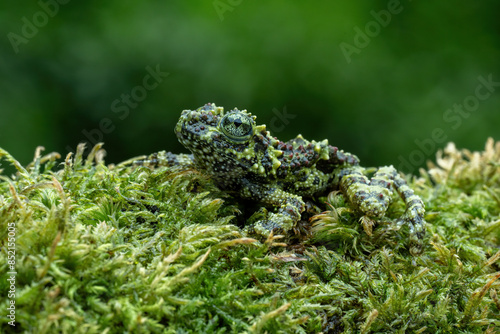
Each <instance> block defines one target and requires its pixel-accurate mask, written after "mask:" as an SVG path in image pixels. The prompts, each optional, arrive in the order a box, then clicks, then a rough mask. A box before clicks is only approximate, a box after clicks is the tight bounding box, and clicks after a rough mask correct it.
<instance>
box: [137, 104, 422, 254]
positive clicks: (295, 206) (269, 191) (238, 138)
mask: <svg viewBox="0 0 500 334" xmlns="http://www.w3.org/2000/svg"><path fill="white" fill-rule="evenodd" d="M255 119H256V117H255V116H253V115H252V114H250V113H249V112H247V111H246V110H238V109H233V110H231V111H229V112H224V109H223V108H222V107H217V106H216V105H215V104H212V103H208V104H206V105H205V106H203V107H200V108H198V109H196V110H184V111H183V112H182V114H181V116H180V118H179V121H178V123H177V125H176V127H175V134H176V135H177V137H178V139H179V141H180V143H181V144H182V145H184V146H185V147H186V148H187V149H188V150H189V151H191V153H192V154H189V155H188V154H172V153H170V152H167V153H166V152H159V153H157V154H155V155H153V156H152V158H151V159H150V160H149V162H150V163H154V164H156V165H169V166H172V165H185V166H192V165H194V167H195V168H196V169H198V170H200V171H201V172H203V173H205V174H207V175H209V176H211V178H212V179H213V180H214V181H215V183H216V184H217V186H218V187H219V188H220V189H221V190H224V191H227V192H228V193H231V194H232V195H235V196H238V197H241V198H245V199H250V200H252V201H255V202H258V203H259V204H261V205H262V206H264V207H266V208H273V209H275V212H269V213H267V217H264V218H262V219H261V220H259V221H258V222H256V223H255V224H254V225H253V226H252V228H253V230H254V231H255V232H256V233H258V234H260V235H263V236H267V235H269V233H270V232H271V231H274V232H279V231H281V232H286V231H288V230H290V229H291V228H293V227H294V225H295V224H296V223H297V221H299V220H300V218H301V213H302V212H303V211H304V207H305V204H304V200H303V197H312V196H314V195H317V194H321V193H324V192H325V191H326V190H328V189H340V190H341V191H342V193H343V194H344V195H345V196H346V197H347V199H348V200H349V202H350V203H351V204H352V205H353V206H354V207H355V208H356V209H358V210H359V211H360V212H361V213H362V214H363V215H364V216H366V217H382V216H383V215H384V214H385V212H386V210H387V207H388V206H389V204H390V202H391V198H392V194H393V191H394V190H396V191H397V192H398V193H399V195H400V196H401V198H402V199H403V201H404V202H405V205H406V211H405V213H404V215H403V216H402V217H401V219H400V221H399V223H400V224H407V225H408V226H409V229H410V252H411V253H412V254H414V255H417V254H420V253H421V251H422V245H423V237H424V234H425V229H424V223H425V222H424V219H423V215H424V212H425V210H424V205H423V202H422V200H421V199H420V197H419V196H417V195H415V194H414V192H413V190H412V189H411V188H410V187H409V186H408V185H407V184H406V181H405V180H404V179H403V178H402V177H401V176H400V175H399V174H398V173H397V171H396V170H395V168H394V167H393V166H386V167H381V168H379V169H378V170H377V172H376V173H375V174H374V175H373V177H372V178H371V179H368V178H367V177H366V176H365V175H364V169H363V168H362V167H360V166H359V160H358V158H357V157H356V156H354V155H352V154H349V153H345V152H343V151H341V150H339V149H338V148H337V147H334V146H331V145H329V144H328V141H327V140H323V141H320V142H317V141H314V140H312V141H308V140H305V139H304V138H303V137H302V136H301V135H298V136H297V137H296V138H294V139H292V140H290V141H288V142H282V141H280V140H278V139H277V138H275V137H272V136H271V135H270V133H269V131H267V130H266V127H265V125H256V123H255ZM142 163H143V162H142Z"/></svg>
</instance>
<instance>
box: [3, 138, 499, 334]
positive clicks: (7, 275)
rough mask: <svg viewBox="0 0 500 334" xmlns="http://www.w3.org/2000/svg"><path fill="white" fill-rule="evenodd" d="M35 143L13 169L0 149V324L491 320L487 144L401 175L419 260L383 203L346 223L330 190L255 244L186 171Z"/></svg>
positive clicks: (412, 327)
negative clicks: (374, 215) (46, 149)
mask: <svg viewBox="0 0 500 334" xmlns="http://www.w3.org/2000/svg"><path fill="white" fill-rule="evenodd" d="M41 151H42V150H41V149H40V148H39V149H37V150H36V153H35V158H34V160H33V162H32V163H31V164H30V165H28V166H26V167H23V166H21V164H19V163H18V162H17V161H16V160H15V158H14V157H12V156H11V155H9V153H7V152H5V151H3V150H1V149H0V156H1V157H2V158H3V160H4V162H8V163H10V164H11V165H13V166H14V167H15V168H16V169H17V173H16V174H15V175H13V176H7V175H0V246H1V253H0V296H2V298H0V309H1V310H2V312H1V314H2V317H1V318H0V331H1V332H6V333H7V332H13V333H15V332H19V333H21V332H26V333H242V332H247V333H264V332H268V333H319V332H323V333H358V332H359V333H368V332H372V333H410V332H411V333H485V332H487V333H494V332H496V331H498V330H499V328H500V300H499V298H498V297H497V294H498V292H499V291H500V283H499V281H500V280H497V278H499V277H500V274H499V272H500V265H499V262H498V260H499V259H500V250H499V249H500V143H499V142H497V143H494V142H493V140H492V139H489V140H488V142H487V144H486V148H485V151H484V152H469V151H467V150H461V151H459V150H457V149H456V148H455V147H454V146H453V144H449V145H448V146H447V147H446V149H445V150H444V152H439V153H438V157H437V165H434V164H432V163H429V168H428V170H421V171H420V175H421V176H420V177H418V178H413V179H412V180H410V178H409V181H410V183H411V184H412V187H413V188H414V189H415V190H416V193H417V194H419V195H420V196H421V197H422V199H423V200H424V202H425V205H426V210H427V214H426V220H427V226H426V227H427V235H426V246H425V249H424V252H423V254H422V255H421V256H419V257H412V256H411V255H410V254H409V252H408V245H407V243H406V240H407V238H406V237H407V234H408V231H407V230H406V227H405V226H403V227H401V228H400V227H399V226H398V225H397V224H396V223H395V222H396V218H397V217H399V216H400V215H401V213H402V212H403V211H404V204H403V203H402V202H401V201H398V200H395V202H394V203H393V204H392V205H391V207H390V209H389V212H388V215H387V217H385V218H384V219H381V220H380V221H377V222H375V224H372V222H365V221H363V222H361V223H360V222H359V221H358V220H359V218H360V217H359V216H358V215H357V214H356V213H355V212H353V211H352V210H351V208H350V207H349V204H348V203H346V202H345V201H344V198H343V196H342V195H341V194H339V193H331V194H330V195H329V196H328V197H327V198H325V199H324V200H325V201H326V203H327V205H328V207H327V206H326V205H325V204H324V201H322V200H321V199H320V200H318V201H317V202H316V203H315V204H316V205H319V206H320V207H321V206H323V209H329V211H325V212H323V213H322V214H320V215H317V216H315V217H313V218H312V219H311V224H305V223H304V224H301V225H300V226H298V227H297V228H296V229H295V232H296V233H298V234H297V235H293V233H291V235H289V236H286V237H281V236H274V237H270V238H269V239H268V240H256V239H253V238H251V237H249V236H246V235H243V234H242V232H241V229H240V226H239V225H241V224H242V220H243V223H244V215H243V214H241V212H240V211H244V208H243V207H241V204H239V203H237V202H236V201H235V200H234V199H232V198H230V197H228V196H227V195H226V194H224V193H222V192H220V191H219V190H218V189H217V188H215V187H214V186H213V185H212V184H211V183H210V180H207V179H206V178H205V177H204V176H203V175H200V174H199V173H198V172H197V171H194V170H180V169H176V168H166V167H163V168H160V169H156V170H153V169H149V168H146V167H133V166H130V164H128V163H123V164H119V165H116V166H115V165H107V164H105V162H104V160H103V157H104V151H103V150H102V149H101V145H97V146H96V147H94V149H93V150H92V152H91V153H90V154H89V156H88V157H86V158H84V157H83V156H82V155H83V153H82V152H83V151H84V147H83V146H79V148H78V150H77V152H76V154H75V155H74V156H72V155H68V157H66V159H65V161H63V162H59V161H58V159H59V155H58V154H55V153H52V154H49V155H45V156H42V155H41ZM395 199H396V198H395ZM311 226H312V228H311ZM14 252H15V263H14V262H13V257H12V255H13V254H14ZM13 272H15V273H13ZM12 277H14V279H12ZM13 289H15V297H13V295H12V293H13V292H12V291H13ZM12 301H14V302H15V304H13V305H15V311H14V312H15V313H12V312H11V311H12V306H10V305H12ZM9 307H10V308H11V310H8V308H9ZM11 313H12V317H11V318H9V317H7V316H6V315H8V314H11ZM13 316H15V320H14V321H13V322H11V319H12V318H13ZM9 322H10V323H11V324H15V326H11V324H9Z"/></svg>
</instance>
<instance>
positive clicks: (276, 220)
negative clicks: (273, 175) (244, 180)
mask: <svg viewBox="0 0 500 334" xmlns="http://www.w3.org/2000/svg"><path fill="white" fill-rule="evenodd" d="M241 195H242V197H245V198H249V199H252V200H254V201H257V202H259V203H261V204H262V205H263V206H265V207H268V208H277V210H276V212H268V213H267V215H266V216H265V217H263V218H261V219H260V220H258V221H257V222H256V223H254V224H253V226H250V230H251V229H253V231H255V233H257V234H260V235H262V236H265V237H267V236H268V235H269V233H270V232H274V233H280V232H286V231H289V230H291V229H292V228H293V227H294V226H295V223H297V222H298V221H299V220H300V217H301V213H302V212H303V211H304V208H305V203H304V201H303V200H302V197H300V196H297V195H294V194H292V193H289V192H286V191H284V190H282V189H280V188H277V187H273V186H269V185H250V184H247V185H246V186H245V187H244V190H243V192H242V194H241Z"/></svg>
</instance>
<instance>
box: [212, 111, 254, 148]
mask: <svg viewBox="0 0 500 334" xmlns="http://www.w3.org/2000/svg"><path fill="white" fill-rule="evenodd" d="M253 123H254V122H253V119H251V118H250V117H248V116H247V115H245V114H243V113H239V112H238V113H229V114H226V115H225V116H224V117H223V118H222V119H221V121H220V129H221V131H222V132H223V133H224V134H225V135H226V136H228V137H229V138H230V139H232V140H234V141H237V142H241V141H246V140H248V139H250V137H252V134H253Z"/></svg>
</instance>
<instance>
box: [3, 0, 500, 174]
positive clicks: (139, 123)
mask: <svg viewBox="0 0 500 334" xmlns="http://www.w3.org/2000/svg"><path fill="white" fill-rule="evenodd" d="M499 13H500V2H498V1H493V0H490V1H487V0H485V1H481V2H477V3H476V2H475V3H471V2H470V1H455V2H453V3H444V2H423V1H411V0H407V1H401V2H399V1H394V0H391V1H358V2H344V1H343V2H332V1H315V2H312V3H311V2H309V3H306V2H300V3H299V2H291V1H286V2H285V1H273V2H255V1H246V0H215V1H149V2H138V1H127V0H119V1H118V0H109V1H106V2H100V1H99V2H98V1H68V0H60V1H59V2H57V1H56V0H42V1H38V2H37V1H30V2H27V1H20V2H9V3H8V4H7V2H3V3H2V4H1V5H0V28H1V32H2V39H1V42H0V55H1V57H0V114H1V121H0V147H2V148H4V149H6V150H8V151H9V152H10V153H12V154H13V155H14V156H15V157H16V158H18V159H19V160H20V161H21V162H22V163H24V164H25V163H28V162H29V161H31V159H32V156H33V152H34V149H35V147H36V146H38V145H43V146H45V147H46V152H49V151H58V152H60V153H61V154H62V155H63V156H65V155H66V154H67V153H68V152H69V150H74V149H75V148H76V145H77V144H78V143H79V142H83V141H86V142H89V143H90V146H91V145H92V143H93V142H97V141H99V140H102V141H104V142H105V148H106V150H107V152H108V154H107V158H106V161H107V162H119V161H121V160H125V159H127V158H130V157H132V156H136V155H141V154H149V153H152V152H155V151H159V150H170V151H173V152H179V153H180V152H185V149H184V148H183V147H182V146H181V145H180V144H179V143H178V142H177V139H176V137H175V135H174V133H173V128H174V125H175V123H176V121H177V118H178V116H179V114H180V111H181V110H183V109H193V108H197V107H199V106H201V105H203V104H205V103H206V102H215V103H216V104H218V105H222V106H225V107H226V108H233V107H239V108H246V109H248V110H249V111H251V112H252V113H254V114H256V115H258V119H257V121H258V123H260V124H262V123H265V124H267V125H268V129H270V130H271V131H272V133H273V135H275V136H277V137H279V138H280V139H282V140H288V139H291V138H293V137H295V135H296V134H298V133H302V135H303V136H304V137H305V138H308V139H317V140H320V139H324V138H328V139H329V141H330V144H332V145H335V146H338V147H340V148H342V149H344V150H345V151H348V152H351V153H354V154H356V155H358V156H359V157H360V159H361V161H362V164H363V165H365V166H380V165H387V164H393V165H395V166H396V167H398V168H399V169H401V170H402V171H404V172H414V173H415V172H416V171H417V169H416V168H417V167H420V166H423V165H424V161H425V160H427V159H432V160H433V159H434V152H435V151H436V150H437V149H438V148H441V147H444V146H445V143H446V142H448V141H454V142H456V144H457V146H459V147H467V148H469V149H474V150H477V149H481V148H482V147H483V146H484V143H485V141H486V138H487V137H488V136H493V137H494V138H495V139H496V140H498V139H499V137H500V136H499V135H500V130H499V124H500V63H499V60H500V20H499V19H498V14H499ZM155 71H156V72H157V73H156V74H155V75H151V73H154V72H155ZM158 71H159V72H161V73H158ZM165 73H168V75H166V74H165ZM155 78H156V79H155ZM480 78H482V79H480ZM488 82H489V83H488ZM461 106H463V107H461ZM460 108H462V109H460Z"/></svg>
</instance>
